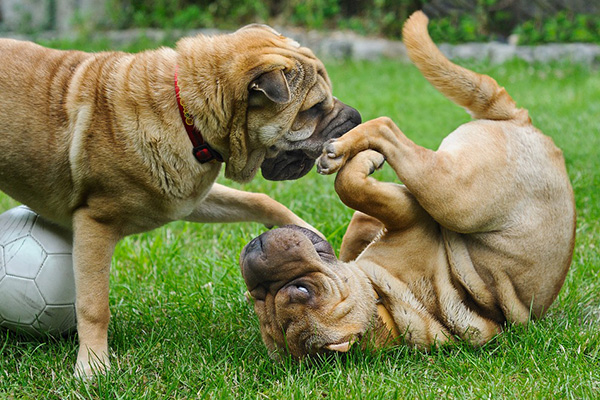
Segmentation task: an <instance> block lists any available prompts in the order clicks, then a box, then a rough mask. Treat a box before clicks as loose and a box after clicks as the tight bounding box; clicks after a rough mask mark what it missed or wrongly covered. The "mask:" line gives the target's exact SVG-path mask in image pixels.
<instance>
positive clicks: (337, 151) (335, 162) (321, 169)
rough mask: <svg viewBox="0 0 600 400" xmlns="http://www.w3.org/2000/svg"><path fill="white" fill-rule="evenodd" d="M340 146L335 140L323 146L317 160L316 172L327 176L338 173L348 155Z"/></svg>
mask: <svg viewBox="0 0 600 400" xmlns="http://www.w3.org/2000/svg"><path fill="white" fill-rule="evenodd" d="M341 147H342V146H340V145H339V142H337V141H336V139H331V140H330V141H329V142H327V143H326V144H325V147H324V148H323V154H321V156H320V157H319V158H318V159H317V172H318V173H319V174H322V175H329V174H333V173H335V172H337V171H339V169H340V168H342V166H343V165H344V164H345V163H346V161H347V160H348V154H346V153H344V152H343V151H342V149H341Z"/></svg>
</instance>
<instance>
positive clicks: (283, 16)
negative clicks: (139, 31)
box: [109, 0, 600, 44]
mask: <svg viewBox="0 0 600 400" xmlns="http://www.w3.org/2000/svg"><path fill="white" fill-rule="evenodd" d="M546 1H552V0H546ZM436 2H437V1H436V0H289V1H282V0H266V1H261V0H200V1H198V0H110V1H109V6H110V7H109V17H110V24H111V25H112V26H113V27H116V28H133V27H138V28H162V29H174V28H182V29H193V28H211V27H220V28H235V27H237V26H240V25H243V24H245V23H249V22H264V23H270V24H274V25H294V26H301V27H304V28H308V29H350V30H353V31H356V32H358V33H361V34H366V35H380V36H385V37H389V38H396V39H397V38H400V36H401V32H402V24H403V22H404V20H405V19H406V18H407V16H408V15H410V14H411V13H412V12H413V11H415V10H418V9H422V8H424V7H425V8H427V7H428V6H429V7H430V8H431V7H432V3H436ZM449 2H450V3H452V0H450V1H449ZM471 2H472V3H473V6H472V7H470V8H469V10H468V11H466V10H462V11H460V10H459V11H455V10H452V9H449V10H447V11H446V12H445V13H442V15H439V16H436V17H435V18H432V21H431V34H432V36H433V37H434V39H435V40H436V41H442V42H450V43H459V42H467V41H489V40H506V39H507V38H508V37H509V36H510V35H511V34H518V35H519V42H520V44H537V43H547V42H596V43H600V16H599V15H595V14H589V15H586V14H578V13H571V12H568V11H559V12H555V13H551V12H547V13H546V14H545V15H540V16H535V17H533V18H529V19H527V20H520V19H519V18H518V16H517V15H513V13H514V10H513V11H511V10H510V9H508V8H502V4H503V3H501V0H471ZM438 3H439V2H438ZM521 19H522V16H521Z"/></svg>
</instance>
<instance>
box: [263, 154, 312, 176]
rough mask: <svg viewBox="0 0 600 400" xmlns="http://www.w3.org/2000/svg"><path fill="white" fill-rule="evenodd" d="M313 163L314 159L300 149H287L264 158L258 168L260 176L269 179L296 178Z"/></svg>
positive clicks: (308, 169)
mask: <svg viewBox="0 0 600 400" xmlns="http://www.w3.org/2000/svg"><path fill="white" fill-rule="evenodd" d="M313 165H315V159H314V158H311V157H309V156H308V155H306V153H304V151H302V150H288V151H284V152H281V153H279V154H278V155H277V156H276V157H274V158H266V159H265V161H263V163H262V165H261V167H260V169H261V172H262V176H263V177H264V178H265V179H268V180H270V181H285V180H293V179H298V178H301V177H303V176H304V175H306V174H307V173H308V172H309V171H310V170H311V169H312V167H313Z"/></svg>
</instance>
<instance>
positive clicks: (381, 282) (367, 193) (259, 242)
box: [240, 12, 575, 357]
mask: <svg viewBox="0 0 600 400" xmlns="http://www.w3.org/2000/svg"><path fill="white" fill-rule="evenodd" d="M403 35H404V42H405V44H406V46H407V48H408V52H409V55H410V57H411V59H412V61H413V62H414V63H415V64H416V66H417V67H418V68H419V69H420V70H421V72H422V73H423V75H424V76H425V77H426V78H427V79H428V80H429V81H430V82H431V83H432V84H433V86H435V87H436V88H437V89H438V90H440V91H441V92H442V93H443V94H444V95H446V96H447V97H448V98H450V99H452V100H453V101H454V102H456V103H457V104H459V105H461V106H463V107H465V108H466V109H467V110H468V111H469V112H470V113H471V114H472V115H473V117H474V118H475V121H473V122H470V123H467V124H465V125H462V126H460V127H459V128H458V129H457V130H455V131H454V132H452V133H451V134H450V135H449V136H448V137H447V138H445V139H444V141H443V142H442V144H441V146H440V148H439V149H438V151H431V150H427V149H425V148H422V147H420V146H417V145H416V144H415V143H413V142H412V141H411V140H409V139H408V138H407V137H406V136H405V135H404V134H403V133H402V132H401V131H400V130H399V129H398V128H397V127H396V126H395V125H394V124H393V123H392V121H391V120H390V119H388V118H379V119H376V120H373V121H369V122H367V123H365V124H363V125H361V126H359V127H357V128H355V129H353V130H352V131H350V132H348V133H347V134H346V135H344V136H343V137H342V138H340V139H338V140H334V141H332V142H331V143H329V144H328V145H326V147H325V150H324V154H323V155H322V156H321V158H320V160H318V162H317V163H318V167H319V168H320V171H321V172H322V173H326V174H330V173H333V172H335V171H338V170H339V172H338V175H337V177H336V186H335V187H336V191H337V193H338V194H339V196H340V198H341V199H342V201H343V202H344V203H345V204H346V205H348V206H349V207H351V208H354V209H356V210H358V211H359V212H357V213H356V214H355V215H354V217H353V219H352V221H351V223H350V226H349V227H348V231H347V233H346V235H345V236H344V240H343V243H342V249H341V251H340V258H341V260H342V261H349V262H342V261H338V260H337V259H336V257H335V254H334V252H333V249H332V248H331V246H330V245H329V244H328V243H327V242H326V241H324V240H323V239H322V238H321V237H319V236H318V235H315V234H314V233H312V232H310V231H308V230H306V229H304V228H300V227H293V226H291V227H284V228H280V229H276V230H273V231H269V232H266V233H264V234H263V235H261V236H259V237H258V238H256V239H254V240H253V241H252V242H250V243H249V244H248V245H247V246H246V247H245V248H244V250H243V251H242V255H241V261H240V263H241V268H242V272H243V275H244V279H245V281H246V285H247V287H248V290H249V293H250V295H251V296H252V297H253V298H254V308H255V311H256V313H257V314H258V317H259V321H260V327H261V332H262V337H263V340H264V342H265V343H266V345H267V347H268V349H269V350H270V351H271V352H272V353H275V354H277V353H278V352H279V351H285V350H287V351H289V352H290V353H291V354H292V355H293V356H296V357H302V356H305V355H308V354H314V353H319V352H326V351H332V350H333V351H347V350H348V348H349V347H350V345H351V343H352V342H353V341H356V340H358V339H360V338H361V337H363V336H364V335H365V334H366V333H367V332H371V335H370V337H371V340H372V341H374V344H375V345H376V346H383V345H386V344H390V343H399V342H402V341H403V342H404V343H406V344H408V345H411V346H415V347H418V348H424V349H426V348H429V347H430V346H432V345H434V344H442V343H444V342H448V341H452V340H454V338H457V337H458V338H462V339H464V340H467V341H469V342H470V343H473V344H475V345H481V344H483V343H485V342H487V341H488V340H490V339H491V338H492V337H494V336H495V335H496V334H498V333H499V332H500V331H501V329H502V325H503V324H504V323H506V322H507V321H508V322H512V323H526V322H527V321H528V320H529V319H530V318H531V317H541V316H542V315H543V314H544V313H545V312H546V311H547V310H548V307H550V304H552V302H553V301H554V299H555V298H556V296H557V294H558V292H559V290H560V288H561V286H562V284H563V281H564V279H565V275H566V273H567V270H568V268H569V265H570V262H571V257H572V251H573V245H574V235H575V206H574V200H573V191H572V189H571V185H570V183H569V179H568V177H567V173H566V170H565V165H564V160H563V156H562V152H561V151H560V150H559V149H558V148H556V146H555V145H554V144H553V142H552V140H551V139H550V138H548V137H547V136H544V135H543V134H542V133H541V132H540V131H538V130H537V129H536V128H534V127H533V126H532V124H531V120H530V118H529V115H528V113H527V111H526V110H524V109H518V108H516V106H515V103H514V101H513V100H512V98H511V97H510V96H509V95H508V93H506V91H505V90H504V89H503V88H501V87H499V86H498V85H497V83H496V82H495V81H494V80H493V79H492V78H490V77H488V76H484V75H479V74H476V73H474V72H471V71H469V70H466V69H464V68H461V67H459V66H456V65H454V64H452V63H451V62H450V61H448V60H447V59H446V58H445V57H444V56H443V55H442V53H441V52H440V51H439V50H438V49H437V47H436V46H435V45H434V43H433V42H432V41H431V39H430V38H429V35H428V34H427V17H426V16H425V14H423V13H421V12H417V13H415V14H414V15H413V16H411V18H410V19H409V20H408V21H407V22H406V24H405V26H404V31H403ZM384 160H386V161H387V162H388V163H389V165H390V166H391V167H392V168H393V170H394V171H395V172H396V174H397V175H398V178H399V179H400V180H401V181H402V182H403V183H404V185H399V184H395V183H384V182H379V181H377V180H375V179H373V178H370V177H369V175H370V174H371V173H372V172H373V171H374V170H375V169H376V168H378V167H380V166H381V165H382V164H383V162H384ZM350 260H354V261H350Z"/></svg>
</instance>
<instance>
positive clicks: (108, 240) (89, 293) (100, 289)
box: [73, 208, 120, 377]
mask: <svg viewBox="0 0 600 400" xmlns="http://www.w3.org/2000/svg"><path fill="white" fill-rule="evenodd" d="M119 239H120V236H119V234H118V232H117V231H116V229H114V228H112V227H110V226H108V225H106V224H103V223H100V222H98V221H97V220H95V219H94V218H93V217H92V216H91V215H90V212H89V209H88V208H83V209H80V210H77V211H76V212H75V214H74V216H73V261H74V272H75V287H76V293H77V297H76V308H77V333H78V336H79V353H78V355H77V363H76V365H75V374H76V375H77V376H79V377H91V376H93V375H94V374H95V373H103V372H104V371H105V370H106V369H107V368H108V367H109V359H108V321H109V319H110V311H109V307H108V289H109V272H110V264H111V259H112V255H113V252H114V249H115V245H116V243H117V242H118V240H119Z"/></svg>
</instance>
